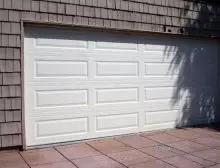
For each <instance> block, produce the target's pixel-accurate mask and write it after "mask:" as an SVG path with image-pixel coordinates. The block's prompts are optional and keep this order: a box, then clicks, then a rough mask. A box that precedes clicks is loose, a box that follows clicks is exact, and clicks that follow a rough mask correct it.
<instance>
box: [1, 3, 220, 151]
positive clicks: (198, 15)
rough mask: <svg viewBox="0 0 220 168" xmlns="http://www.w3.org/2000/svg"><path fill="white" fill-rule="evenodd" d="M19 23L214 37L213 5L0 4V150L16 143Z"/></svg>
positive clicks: (218, 16)
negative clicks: (45, 23) (41, 23)
mask: <svg viewBox="0 0 220 168" xmlns="http://www.w3.org/2000/svg"><path fill="white" fill-rule="evenodd" d="M206 2H207V3H206ZM21 20H26V21H40V22H52V23H59V24H61V23H62V24H68V25H72V24H74V25H83V26H95V27H100V28H115V29H128V30H132V31H134V30H138V31H151V32H163V33H164V32H166V33H171V34H184V35H193V36H216V37H219V36H220V30H219V28H220V5H219V4H217V3H216V2H214V1H213V2H211V1H204V0H203V2H200V3H195V2H193V1H183V0H0V147H11V146H21V145H22V135H21V132H22V131H21V130H22V129H21V118H22V117H21V116H22V114H21V111H22V106H21V104H22V99H21V93H22V90H21V59H20V58H21V55H20V54H21Z"/></svg>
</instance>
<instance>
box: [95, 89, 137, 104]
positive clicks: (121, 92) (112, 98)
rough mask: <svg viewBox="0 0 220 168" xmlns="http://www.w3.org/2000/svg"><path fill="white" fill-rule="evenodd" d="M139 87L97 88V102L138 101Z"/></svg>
mask: <svg viewBox="0 0 220 168" xmlns="http://www.w3.org/2000/svg"><path fill="white" fill-rule="evenodd" d="M138 95H139V93H138V88H113V89H111V88H108V89H97V90H96V104H106V103H137V102H138V99H139V98H138V97H139V96H138Z"/></svg>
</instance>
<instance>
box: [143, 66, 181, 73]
mask: <svg viewBox="0 0 220 168" xmlns="http://www.w3.org/2000/svg"><path fill="white" fill-rule="evenodd" d="M179 73H180V66H179V65H178V64H168V63H166V64H165V63H145V76H154V75H155V76H156V75H158V76H169V75H170V76H176V75H179Z"/></svg>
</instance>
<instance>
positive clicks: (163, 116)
mask: <svg viewBox="0 0 220 168" xmlns="http://www.w3.org/2000/svg"><path fill="white" fill-rule="evenodd" d="M178 115H179V110H170V111H159V112H146V113H145V125H153V124H164V123H170V122H175V121H176V120H178Z"/></svg>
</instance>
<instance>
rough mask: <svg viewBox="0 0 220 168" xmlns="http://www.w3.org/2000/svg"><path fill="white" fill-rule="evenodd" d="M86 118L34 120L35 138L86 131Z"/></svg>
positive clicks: (84, 132) (83, 132)
mask: <svg viewBox="0 0 220 168" xmlns="http://www.w3.org/2000/svg"><path fill="white" fill-rule="evenodd" d="M88 122H89V120H88V117H87V118H74V119H61V120H48V121H36V134H37V137H36V138H41V137H51V136H53V137H54V136H59V135H61V136H65V135H68V134H69V135H70V134H71V135H75V134H86V133H88V131H89V130H88V127H89V126H88V125H89V123H88Z"/></svg>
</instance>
